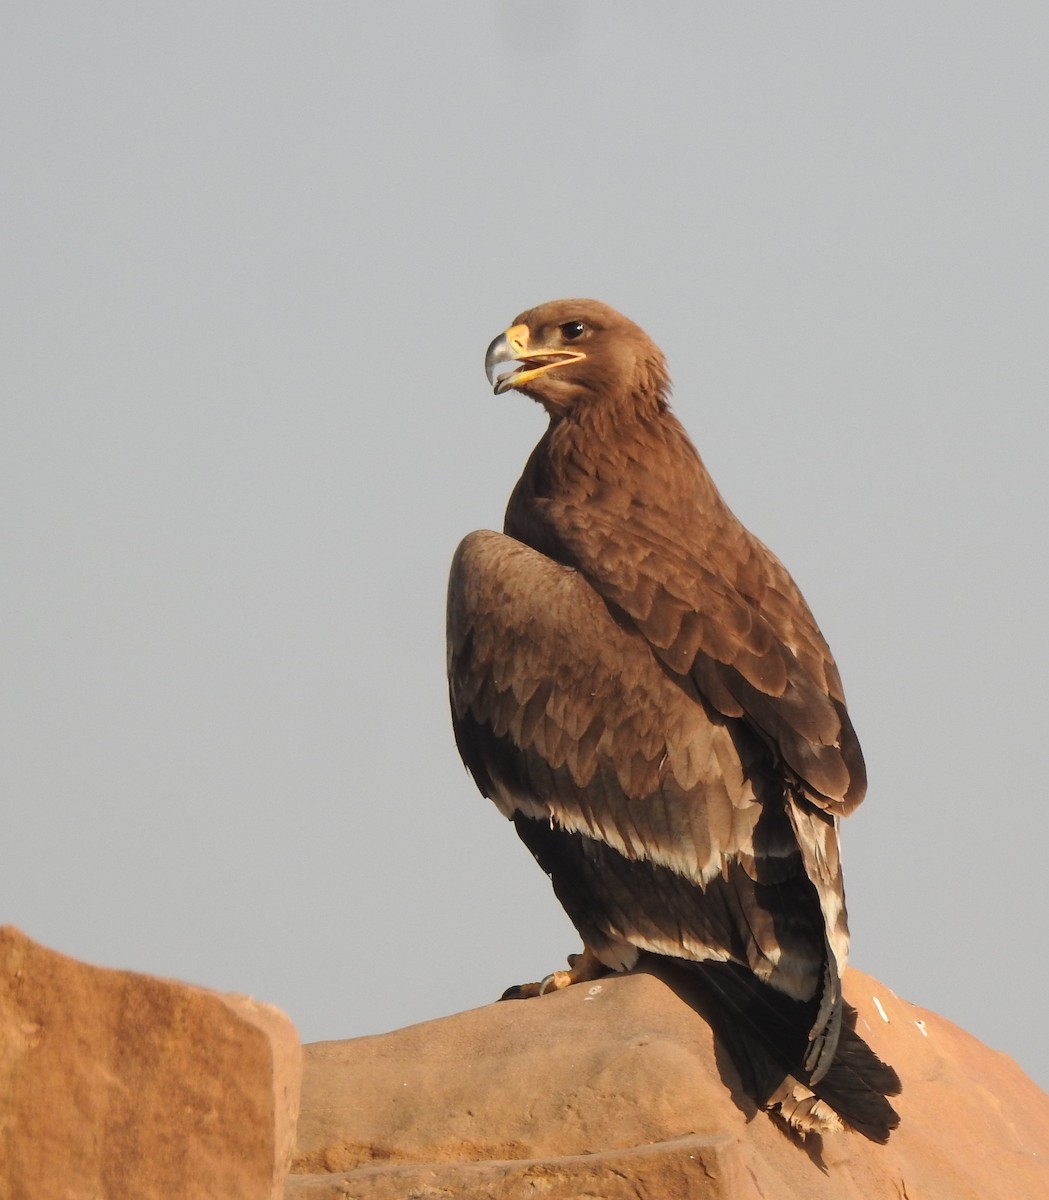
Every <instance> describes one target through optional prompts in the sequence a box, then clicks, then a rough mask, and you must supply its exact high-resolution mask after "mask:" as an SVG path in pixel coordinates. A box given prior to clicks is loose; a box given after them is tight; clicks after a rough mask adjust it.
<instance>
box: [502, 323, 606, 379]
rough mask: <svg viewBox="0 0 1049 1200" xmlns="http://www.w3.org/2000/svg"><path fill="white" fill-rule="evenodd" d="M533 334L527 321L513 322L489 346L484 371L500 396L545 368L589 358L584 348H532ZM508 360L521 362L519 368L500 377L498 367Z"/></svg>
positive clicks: (548, 368)
mask: <svg viewBox="0 0 1049 1200" xmlns="http://www.w3.org/2000/svg"><path fill="white" fill-rule="evenodd" d="M531 336H532V335H531V333H530V332H529V329H528V326H527V325H512V326H511V327H510V328H509V329H508V330H507V331H506V332H505V333H501V334H500V335H499V336H498V337H497V338H496V339H495V340H494V341H493V342H492V344H491V345H490V346H489V347H488V353H487V354H486V355H485V356H484V371H485V374H486V375H487V376H488V382H489V383H490V384H491V385H492V388H493V390H494V392H495V394H496V395H497V396H501V395H502V394H503V392H508V391H509V390H510V389H511V388H519V387H521V386H522V384H525V383H528V381H529V380H531V379H535V377H536V376H537V375H542V374H543V372H544V371H550V370H553V368H554V367H561V366H564V365H565V363H570V362H578V361H579V360H580V359H581V358H586V355H585V354H584V353H583V352H582V351H581V350H565V349H564V348H558V349H557V350H544V349H543V348H542V347H540V346H536V347H534V348H531V347H530V345H529V343H530V341H531ZM507 362H511V363H520V364H521V365H520V366H519V367H517V368H516V369H515V370H512V371H505V372H504V373H503V374H502V375H500V376H499V377H498V378H496V377H495V368H496V367H497V366H498V365H499V364H500V363H507Z"/></svg>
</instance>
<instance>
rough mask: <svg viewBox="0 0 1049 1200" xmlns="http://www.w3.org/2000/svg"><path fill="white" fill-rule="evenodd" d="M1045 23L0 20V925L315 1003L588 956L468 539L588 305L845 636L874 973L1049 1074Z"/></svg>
mask: <svg viewBox="0 0 1049 1200" xmlns="http://www.w3.org/2000/svg"><path fill="white" fill-rule="evenodd" d="M1046 62H1049V7H1047V6H1046V5H1045V4H1044V2H1043V0H1031V2H1029V3H1026V2H1019V0H995V2H994V3H982V2H962V3H959V2H958V0H955V2H953V3H941V2H937V0H930V2H928V3H924V4H920V5H916V4H913V3H910V2H907V3H904V2H902V0H886V2H885V3H882V4H878V5H870V4H862V5H861V4H858V3H852V2H845V3H841V2H838V0H835V2H834V3H830V2H826V3H814V2H809V0H803V2H799V3H790V4H783V3H782V2H781V0H775V2H773V0H768V2H765V0H754V2H751V3H746V4H740V3H739V2H738V0H709V2H708V0H702V2H697V0H687V2H686V0H678V2H669V0H667V2H663V3H656V4H645V5H642V4H628V3H622V2H619V0H580V2H576V3H554V2H552V0H530V2H529V3H527V4H525V3H518V2H513V3H508V2H503V0H473V2H467V0H448V2H446V3H441V4H424V3H411V4H405V3H397V2H396V0H394V2H389V0H388V2H387V3H384V4H382V5H373V4H368V5H366V4H359V3H352V2H348V0H340V2H338V3H335V2H326V3H313V2H309V0H307V2H305V3H299V4H294V5H290V4H275V3H265V2H263V3H259V2H257V0H254V2H252V3H227V2H218V3H215V2H214V0H209V3H206V4H204V3H199V2H195V0H189V2H187V3H181V4H179V5H174V6H173V5H170V4H165V5H161V4H156V3H151V2H141V0H139V2H136V3H133V4H132V3H126V4H120V3H113V2H111V0H98V2H97V3H93V4H90V5H85V4H74V3H68V4H59V3H48V2H46V0H45V2H42V3H37V2H34V3H30V2H29V0H23V2H17V0H4V3H2V4H0V149H2V154H0V160H2V162H3V168H2V169H3V174H4V183H3V187H2V189H0V230H2V232H0V256H2V257H0V492H2V503H0V514H2V515H0V521H2V528H0V804H2V809H0V811H2V820H3V836H2V838H0V921H4V922H9V923H12V924H14V925H16V926H18V927H19V928H21V929H23V930H24V931H25V932H26V933H27V934H29V935H30V936H31V937H33V938H35V939H37V940H38V941H41V942H43V943H45V944H46V945H49V946H51V947H53V948H55V949H58V950H61V951H63V952H64V953H67V954H70V955H73V956H75V957H77V958H82V959H86V960H88V961H90V962H94V963H98V964H101V965H106V966H112V967H123V968H131V969H134V970H138V971H147V972H151V973H155V974H159V975H164V976H170V977H176V978H181V979H185V980H189V981H191V982H194V983H199V984H202V985H205V986H207V987H211V988H217V989H220V990H226V991H235V992H241V993H248V994H251V995H254V996H255V997H256V998H258V999H260V1000H265V1001H268V1002H271V1003H273V1004H276V1005H279V1006H280V1007H281V1008H283V1009H284V1010H285V1011H286V1012H287V1013H288V1014H289V1015H290V1016H291V1018H292V1019H293V1020H294V1022H295V1023H296V1025H297V1027H298V1029H299V1031H300V1034H301V1035H302V1037H303V1039H304V1040H306V1041H315V1040H321V1039H329V1038H347V1037H356V1036H359V1035H364V1034H371V1033H378V1032H382V1031H385V1030H389V1029H393V1028H397V1027H400V1026H403V1025H406V1024H409V1023H412V1022H416V1021H421V1020H426V1019H429V1018H432V1017H438V1016H442V1015H445V1014H448V1013H453V1012H456V1011H460V1010H462V1009H466V1008H470V1007H475V1006H477V1005H480V1004H484V1003H487V1002H488V1001H490V1000H492V999H494V998H495V997H497V996H499V995H500V994H501V992H502V991H503V990H504V989H505V988H506V987H507V986H509V985H510V984H513V983H517V982H521V981H523V980H528V979H535V978H539V977H541V976H543V975H545V974H547V973H548V972H549V971H551V970H553V969H555V968H557V967H559V966H561V965H562V963H563V960H564V958H565V956H566V955H567V954H568V953H570V952H572V951H574V950H577V949H578V938H577V936H576V934H575V932H574V930H573V929H572V928H571V926H570V924H569V922H568V920H567V918H566V917H565V916H564V914H563V913H562V912H561V909H560V907H559V905H558V904H557V902H556V900H555V898H554V896H553V894H552V892H551V890H550V887H549V883H548V881H547V880H546V878H545V877H544V875H543V874H542V872H541V871H540V870H539V869H538V868H537V867H536V865H535V864H534V862H533V861H532V859H531V857H530V855H529V854H528V852H527V851H526V850H525V848H524V847H523V846H522V845H521V844H520V843H519V842H518V840H517V838H516V836H515V835H514V832H513V830H512V828H511V827H510V826H509V825H508V824H507V823H506V822H505V821H504V820H503V819H502V818H501V817H500V816H499V815H498V813H497V812H496V810H495V808H494V806H493V805H491V804H490V803H489V802H488V801H487V800H485V799H483V798H482V797H481V796H480V795H479V794H478V793H477V792H476V790H475V788H474V786H473V783H472V781H471V780H470V778H469V776H468V775H467V774H466V771H465V769H464V768H463V766H462V765H461V763H460V761H459V759H458V757H457V754H456V751H455V747H454V743H453V740H452V734H451V727H450V721H449V717H448V706H447V692H446V683H445V677H444V595H445V586H446V579H447V571H448V564H449V561H450V559H451V556H452V553H453V551H454V549H455V546H456V544H457V543H458V541H459V539H460V538H461V537H462V536H463V535H465V534H466V533H467V532H469V531H470V530H472V529H476V528H486V527H487V528H499V527H500V524H501V521H502V513H503V509H504V506H505V503H506V500H507V498H508V496H509V494H510V491H511V489H512V487H513V484H514V482H515V481H516V479H517V477H518V474H519V472H520V469H521V467H522V465H523V463H524V461H525V459H526V458H527V455H528V453H529V451H530V449H531V447H532V445H533V444H534V442H535V441H536V440H537V439H538V438H539V436H540V435H541V433H542V430H543V428H544V418H543V415H542V412H541V410H540V409H539V407H538V406H537V405H535V404H533V403H532V402H530V401H529V400H527V399H526V398H525V397H523V396H521V395H519V394H513V393H511V394H508V395H504V396H501V397H493V396H492V394H491V392H490V389H489V387H488V385H487V383H486V381H485V378H484V373H483V368H482V362H483V357H484V351H485V348H486V346H487V345H488V343H489V341H490V340H491V339H492V338H493V337H494V336H495V335H496V334H497V333H499V332H500V331H501V330H503V329H504V328H505V327H506V326H507V325H508V324H509V323H510V322H511V320H512V318H513V317H514V316H515V315H516V314H517V313H518V312H520V311H522V310H523V309H526V308H528V307H531V306H532V305H535V304H537V303H540V302H542V301H544V300H549V299H554V298H557V297H560V296H573V295H575V296H594V297H597V298H599V299H601V300H604V301H606V302H607V303H610V304H612V305H613V306H614V307H616V308H618V309H620V310H621V311H623V312H625V313H626V314H627V315H628V316H630V317H632V318H633V319H634V320H636V321H637V322H638V323H639V324H640V325H642V327H643V328H645V329H646V330H647V331H648V332H649V333H650V334H651V335H652V337H653V338H654V339H655V341H656V342H657V343H658V344H659V345H660V346H661V347H662V348H663V350H664V352H665V353H666V355H667V358H668V360H669V365H670V371H671V375H672V377H673V379H674V389H675V390H674V405H675V409H676V411H677V413H678V415H679V416H680V417H681V419H682V421H683V422H684V424H685V425H686V427H687V428H688V429H689V430H690V432H691V433H692V435H693V437H694V439H695V441H696V443H697V445H698V446H699V448H700V451H701V453H702V454H703V457H704V459H705V461H706V463H707V465H708V467H709V468H710V470H711V472H712V474H713V475H714V478H715V480H716V481H717V483H718V485H719V487H720V489H721V491H722V493H723V494H724V495H725V497H726V498H727V499H728V501H729V503H730V504H731V505H732V507H733V508H734V510H735V511H736V513H737V515H739V516H740V518H741V519H742V520H743V521H744V522H745V523H746V524H747V525H748V527H749V528H751V529H752V530H753V531H754V532H755V533H756V534H757V535H758V536H759V537H761V538H762V539H763V540H764V541H765V542H767V543H768V544H769V545H770V546H771V547H772V548H773V549H774V550H775V551H776V553H777V554H778V555H779V556H780V557H781V558H782V559H783V560H784V561H785V562H786V564H787V565H788V567H789V568H790V570H791V572H792V573H793V574H794V576H795V578H796V579H797V581H798V582H799V584H800V585H801V587H802V589H803V591H804V592H805V595H806V597H807V599H808V601H809V603H810V605H811V607H812V608H813V610H814V612H815V614H816V617H817V619H818V621H819V622H820V625H821V626H822V628H823V630H824V633H825V634H826V635H827V637H828V640H829V642H830V644H831V646H832V648H833V650H834V653H835V657H836V658H837V661H838V664H839V667H840V669H841V672H842V676H843V679H844V682H845V687H846V692H847V695H848V699H849V707H850V712H851V714H852V716H853V719H854V723H855V725H856V727H857V729H858V731H859V735H860V739H861V741H862V743H863V747H864V751H865V754H866V758H867V764H868V770H869V774H870V790H869V792H868V797H867V800H866V802H865V804H864V805H863V806H862V808H861V809H860V810H859V812H858V813H857V814H856V815H855V816H853V817H851V818H850V819H849V820H848V821H847V822H846V823H845V825H844V827H843V835H842V836H843V843H844V862H845V878H846V887H847V894H848V899H849V910H850V918H851V926H852V933H853V957H852V961H853V963H854V964H855V965H856V966H857V967H859V968H860V969H862V970H864V971H867V972H869V973H871V974H873V975H875V976H876V977H877V978H878V979H879V980H881V981H882V982H883V983H884V984H885V985H886V986H887V987H889V988H891V989H892V990H893V991H895V992H896V993H897V994H898V995H900V996H902V997H904V998H905V999H908V1000H911V1001H913V1002H915V1003H917V1004H920V1005H922V1006H924V1007H927V1008H931V1009H933V1010H934V1011H936V1012H938V1013H940V1014H941V1015H943V1016H944V1017H947V1018H949V1019H951V1020H952V1021H954V1022H956V1023H958V1024H960V1025H962V1026H964V1027H965V1028H966V1029H968V1030H970V1031H971V1032H972V1033H973V1034H975V1035H976V1036H977V1037H979V1038H980V1039H981V1040H983V1041H985V1042H986V1043H987V1044H989V1045H990V1046H992V1047H994V1048H995V1049H998V1050H1001V1051H1004V1052H1006V1053H1008V1054H1009V1055H1011V1056H1013V1057H1014V1058H1015V1059H1016V1060H1017V1061H1018V1062H1019V1064H1020V1065H1021V1067H1023V1068H1024V1070H1025V1071H1027V1072H1028V1074H1030V1075H1031V1076H1032V1078H1034V1079H1035V1080H1036V1081H1037V1082H1038V1083H1039V1084H1041V1086H1043V1087H1049V1026H1047V1024H1046V1022H1045V1019H1044V1010H1045V993H1046V990H1047V987H1049V966H1047V952H1046V950H1045V948H1044V946H1043V943H1044V941H1045V929H1044V924H1045V920H1046V913H1047V903H1046V868H1045V864H1044V860H1043V847H1044V844H1045V841H1046V837H1047V835H1049V798H1047V796H1046V780H1045V769H1044V761H1043V760H1044V756H1045V745H1046V738H1047V728H1046V727H1047V718H1049V700H1047V690H1046V682H1045V681H1046V678H1047V675H1049V632H1047V621H1046V617H1047V615H1049V614H1047V604H1046V594H1047V590H1049V565H1047V552H1046V541H1047V539H1046V515H1047V507H1049V504H1047V501H1049V484H1047V482H1046V472H1045V462H1046V458H1047V453H1049V420H1047V419H1046V404H1047V400H1049V362H1047V350H1046V347H1047V345H1049V339H1047V325H1049V220H1047V217H1046V213H1047V212H1049V154H1047V153H1046V135H1045V131H1046V129H1047V128H1049V71H1047V70H1046V67H1045V64H1046Z"/></svg>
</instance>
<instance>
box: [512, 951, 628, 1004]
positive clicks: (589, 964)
mask: <svg viewBox="0 0 1049 1200" xmlns="http://www.w3.org/2000/svg"><path fill="white" fill-rule="evenodd" d="M568 968H569V969H568V970H567V971H554V972H553V974H551V975H547V976H546V978H545V979H540V980H539V981H538V982H537V983H516V984H514V986H513V987H509V988H507V989H506V991H505V992H503V994H502V995H501V996H500V997H499V999H500V1000H530V999H531V998H532V997H533V996H545V995H546V993H547V992H559V991H560V990H561V989H562V988H566V987H571V985H572V984H573V983H589V982H590V980H592V979H600V978H601V976H602V975H607V974H608V973H609V968H608V967H606V966H605V964H604V963H603V962H601V961H600V959H598V957H597V955H596V954H594V952H593V951H592V950H590V949H589V948H588V947H586V948H584V949H583V953H582V954H570V955H569V956H568Z"/></svg>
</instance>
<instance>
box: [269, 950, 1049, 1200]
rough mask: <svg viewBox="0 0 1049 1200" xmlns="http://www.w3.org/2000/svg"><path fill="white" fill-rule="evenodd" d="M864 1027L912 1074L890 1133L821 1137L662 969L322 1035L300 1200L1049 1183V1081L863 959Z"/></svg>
mask: <svg viewBox="0 0 1049 1200" xmlns="http://www.w3.org/2000/svg"><path fill="white" fill-rule="evenodd" d="M845 990H846V994H847V996H848V998H849V1000H850V1001H851V1003H852V1004H853V1005H855V1006H856V1008H857V1009H858V1010H859V1014H860V1016H859V1029H860V1032H861V1033H862V1034H863V1036H864V1038H865V1039H866V1040H867V1041H868V1042H869V1043H870V1045H871V1046H872V1047H873V1049H874V1050H875V1051H876V1052H877V1053H878V1054H880V1055H881V1056H882V1057H883V1058H884V1059H886V1061H888V1062H891V1063H892V1064H893V1065H894V1066H895V1067H896V1069H897V1070H898V1071H899V1073H900V1076H901V1078H902V1079H903V1085H904V1092H903V1095H902V1096H900V1097H898V1098H897V1100H896V1101H894V1103H895V1104H896V1106H897V1108H898V1110H899V1112H900V1115H901V1118H902V1124H901V1126H900V1128H899V1130H897V1131H896V1132H895V1133H894V1134H893V1136H892V1139H891V1141H890V1142H889V1144H888V1145H887V1146H877V1145H874V1144H872V1143H870V1142H868V1141H866V1140H865V1139H864V1138H862V1137H860V1136H859V1135H858V1134H855V1133H849V1132H847V1133H844V1134H839V1135H835V1136H827V1137H825V1138H823V1139H818V1138H813V1139H810V1140H809V1142H808V1143H806V1144H804V1145H801V1144H799V1143H798V1142H796V1141H795V1140H793V1139H792V1138H791V1137H790V1136H789V1135H787V1134H786V1133H784V1132H783V1131H782V1130H781V1128H780V1127H779V1126H777V1125H776V1124H775V1123H774V1122H773V1121H772V1119H771V1118H770V1117H769V1116H768V1115H767V1114H765V1113H763V1112H760V1111H759V1112H756V1111H755V1110H754V1106H753V1105H752V1104H751V1103H750V1102H749V1101H748V1099H747V1098H746V1096H745V1095H743V1093H742V1091H741V1090H740V1087H739V1082H738V1078H737V1076H736V1074H735V1072H734V1070H733V1068H732V1065H731V1063H730V1062H728V1061H727V1060H726V1058H725V1055H724V1054H723V1053H721V1052H720V1050H719V1048H718V1047H717V1046H716V1045H715V1043H714V1040H713V1038H712V1036H711V1033H710V1030H709V1027H708V1026H707V1025H706V1023H705V1022H704V1021H703V1020H702V1019H701V1018H699V1017H698V1016H697V1015H696V1013H695V1012H694V1011H693V1010H692V1009H691V1008H690V1007H689V1006H688V1004H686V1003H685V1001H684V1000H683V999H681V998H680V997H679V995H678V994H676V992H675V990H673V989H672V988H671V987H670V986H668V984H667V983H665V982H663V981H662V980H661V979H660V978H658V977H656V976H655V975H653V974H648V973H637V974H633V975H628V976H616V977H613V978H610V979H605V980H602V981H600V983H596V984H592V985H579V986H577V987H573V988H569V989H567V990H565V991H563V992H559V993H556V994H553V995H549V996H544V997H542V998H540V999H536V1000H528V1001H517V1002H510V1003H504V1004H493V1005H489V1006H488V1007H486V1008H481V1009H476V1010H474V1011H472V1012H467V1013H461V1014H459V1015H458V1016H455V1017H447V1018H444V1019H443V1020H439V1021H430V1022H427V1023H426V1024H423V1025H416V1026H412V1027H410V1028H408V1029H402V1030H398V1031H397V1032H395V1033H390V1034H386V1035H383V1036H380V1037H371V1038H360V1039H356V1040H354V1041H346V1042H325V1043H319V1044H317V1045H313V1046H307V1047H306V1048H305V1076H304V1083H303V1105H302V1115H301V1118H300V1122H299V1134H298V1148H297V1152H296V1159H295V1163H294V1165H293V1168H292V1170H293V1174H292V1176H291V1178H290V1179H289V1181H288V1186H287V1191H286V1196H287V1197H288V1200H336V1198H338V1200H346V1198H347V1197H360V1198H361V1200H394V1198H397V1200H400V1198H402V1197H405V1196H416V1197H425V1196H431V1195H433V1196H437V1195H448V1194H454V1195H455V1196H456V1197H457V1200H470V1198H474V1197H476V1198H477V1200H481V1198H482V1197H484V1198H486V1200H488V1198H493V1200H518V1197H520V1198H521V1200H524V1198H525V1197H533V1196H536V1195H542V1196H543V1197H544V1198H547V1197H549V1198H550V1200H560V1198H562V1197H563V1198H564V1200H569V1198H570V1197H573V1198H574V1197H578V1196H580V1195H593V1196H601V1197H604V1198H605V1200H619V1197H624V1198H626V1197H630V1198H631V1200H638V1198H641V1200H647V1198H651V1200H656V1198H659V1200H665V1198H668V1197H675V1196H687V1195H692V1194H702V1195H703V1196H704V1197H733V1198H734V1200H758V1197H761V1198H762V1200H787V1198H790V1200H880V1198H882V1197H884V1198H885V1200H889V1198H891V1200H900V1198H901V1197H906V1198H907V1200H934V1198H935V1200H939V1198H947V1197H949V1198H950V1200H1035V1198H1036V1197H1037V1198H1038V1200H1042V1198H1044V1197H1045V1196H1049V1096H1046V1095H1045V1093H1043V1092H1042V1091H1040V1090H1039V1089H1038V1088H1037V1087H1036V1086H1035V1085H1034V1084H1033V1083H1032V1082H1031V1081H1030V1080H1029V1079H1027V1077H1026V1076H1025V1075H1024V1074H1023V1073H1022V1072H1021V1071H1020V1070H1019V1068H1018V1067H1017V1066H1016V1065H1015V1063H1013V1062H1012V1061H1011V1060H1010V1059H1008V1058H1006V1057H1005V1056H1004V1055H1001V1054H998V1053H996V1052H994V1051H992V1050H989V1049H987V1048H986V1047H984V1046H982V1045H981V1044H980V1043H978V1042H977V1041H976V1040H975V1039H974V1038H972V1037H970V1036H969V1035H968V1034H966V1033H965V1032H963V1031H962V1030H960V1029H958V1028H957V1027H956V1026H954V1025H952V1024H951V1023H950V1022H949V1021H946V1020H944V1019H942V1018H940V1017H937V1016H935V1015H934V1014H932V1013H929V1012H925V1011H923V1010H921V1009H918V1008H916V1007H914V1006H913V1005H911V1004H908V1003H906V1002H905V1001H902V1000H900V999H898V998H897V997H896V996H895V995H893V993H892V992H891V991H889V990H888V989H887V988H885V987H883V986H882V985H881V984H879V983H877V982H876V981H875V980H873V979H870V978H869V977H867V976H865V975H862V974H861V973H860V972H858V971H850V972H849V974H848V976H847V978H846V988H845Z"/></svg>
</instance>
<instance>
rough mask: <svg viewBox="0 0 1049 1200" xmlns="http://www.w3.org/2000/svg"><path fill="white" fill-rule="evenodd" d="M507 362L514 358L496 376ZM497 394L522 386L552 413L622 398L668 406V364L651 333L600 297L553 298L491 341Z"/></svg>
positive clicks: (488, 364) (489, 363)
mask: <svg viewBox="0 0 1049 1200" xmlns="http://www.w3.org/2000/svg"><path fill="white" fill-rule="evenodd" d="M502 363H511V364H515V365H514V366H513V367H512V369H511V370H509V371H504V372H503V373H502V374H500V375H496V368H497V367H498V366H499V365H500V364H502ZM484 365H485V371H486V372H487V374H488V379H489V382H491V384H492V386H493V388H494V390H495V394H496V395H497V396H498V395H501V394H502V393H503V392H506V391H509V390H510V389H511V388H516V389H517V390H519V391H522V392H524V393H525V395H527V396H531V397H532V399H533V400H538V401H539V403H540V404H541V405H542V406H543V407H544V408H545V409H546V411H547V412H548V413H549V414H550V415H551V416H560V417H563V416H567V415H569V414H571V413H573V412H576V411H577V410H578V409H579V408H580V407H581V406H587V407H589V406H591V405H594V404H600V405H602V406H607V405H608V404H610V403H613V402H615V401H619V402H626V403H629V404H632V405H634V406H638V407H645V406H648V405H655V406H656V408H658V409H660V410H662V409H663V408H665V407H666V392H667V387H668V380H667V373H666V364H665V362H664V360H663V355H662V353H661V352H660V350H659V348H658V347H657V346H656V344H655V343H654V342H653V341H652V339H651V338H649V336H648V335H647V334H646V333H645V332H644V331H643V330H642V329H639V328H638V326H637V325H635V324H634V322H633V321H630V320H628V319H627V318H626V317H624V316H623V315H622V314H621V313H618V312H616V310H615V309H614V308H609V307H608V305H607V304H601V303H600V302H599V301H597V300H552V301H550V302H549V303H547V304H540V305H539V306H538V307H536V308H530V309H529V310H528V311H527V312H523V313H521V314H520V316H518V317H516V318H515V319H514V321H513V324H512V325H511V326H510V328H509V329H507V330H506V331H505V333H501V334H500V335H499V336H498V337H497V338H496V339H495V340H494V341H493V342H492V344H491V345H490V346H489V347H488V353H487V355H486V356H485V361H484Z"/></svg>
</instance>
